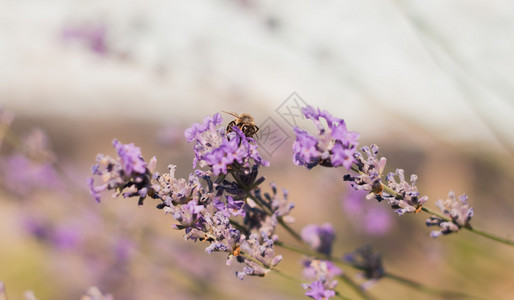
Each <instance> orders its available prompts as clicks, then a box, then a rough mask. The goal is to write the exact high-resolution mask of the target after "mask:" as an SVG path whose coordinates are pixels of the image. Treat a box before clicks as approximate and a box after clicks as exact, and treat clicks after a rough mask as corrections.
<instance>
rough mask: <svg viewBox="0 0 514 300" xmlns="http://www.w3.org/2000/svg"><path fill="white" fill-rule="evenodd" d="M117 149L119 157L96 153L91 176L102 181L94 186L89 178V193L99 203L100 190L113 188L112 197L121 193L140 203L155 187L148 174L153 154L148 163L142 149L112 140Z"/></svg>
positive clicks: (150, 169)
mask: <svg viewBox="0 0 514 300" xmlns="http://www.w3.org/2000/svg"><path fill="white" fill-rule="evenodd" d="M112 143H113V146H114V147H115V148H116V152H117V153H118V157H117V158H116V159H115V158H112V157H110V156H108V155H103V154H98V156H97V157H96V161H97V164H96V165H94V166H93V168H92V171H93V175H97V176H99V177H101V180H102V184H100V185H95V182H94V181H95V180H94V178H93V177H91V178H90V179H89V182H88V183H89V188H90V191H91V196H93V198H94V199H95V200H96V201H97V202H100V193H101V192H103V191H106V190H114V191H115V192H114V194H113V197H117V196H119V195H120V194H121V195H123V197H124V198H128V197H139V198H140V200H139V202H140V204H142V201H143V199H144V198H145V197H146V196H148V195H151V194H153V193H154V192H155V191H154V186H152V184H151V183H150V181H151V173H152V172H153V169H154V167H155V164H156V158H155V157H153V158H152V160H151V161H150V163H149V165H148V166H147V164H146V162H145V161H144V160H143V158H142V156H141V149H140V148H139V147H136V146H134V144H132V143H131V144H122V143H120V142H119V141H118V140H117V139H114V141H113V142H112Z"/></svg>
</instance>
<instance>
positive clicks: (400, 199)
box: [343, 145, 428, 216]
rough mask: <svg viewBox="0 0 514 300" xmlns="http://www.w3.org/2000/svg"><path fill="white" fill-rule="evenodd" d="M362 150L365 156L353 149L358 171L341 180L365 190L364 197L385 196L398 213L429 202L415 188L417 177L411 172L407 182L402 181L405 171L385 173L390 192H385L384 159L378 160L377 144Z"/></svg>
mask: <svg viewBox="0 0 514 300" xmlns="http://www.w3.org/2000/svg"><path fill="white" fill-rule="evenodd" d="M361 151H362V152H364V153H365V154H366V156H367V158H366V159H364V156H363V155H362V154H361V153H359V152H356V153H355V155H354V157H355V161H356V162H355V165H356V166H357V169H358V170H359V174H358V175H357V176H351V175H350V174H347V175H345V176H344V177H343V180H344V181H350V182H352V183H351V185H352V187H353V189H354V190H363V191H368V192H369V194H368V195H367V196H366V199H373V198H375V199H377V200H378V202H380V201H382V200H384V199H385V200H387V203H389V205H391V208H393V209H394V210H395V212H396V213H397V214H398V215H400V216H401V215H403V214H404V213H412V212H419V211H420V210H421V207H422V205H423V204H424V203H425V202H427V201H428V197H427V196H422V197H420V194H419V193H418V188H417V187H416V181H417V179H418V176H416V175H414V174H412V175H411V177H410V183H408V182H407V181H405V174H404V171H403V170H402V169H397V170H396V172H395V173H389V174H388V175H387V178H386V179H387V187H389V188H390V189H391V190H392V191H393V192H386V191H384V188H383V183H382V173H383V172H384V169H385V165H386V158H385V157H382V158H380V159H378V146H377V145H371V146H370V147H362V148H361ZM396 177H398V179H399V182H397V181H396Z"/></svg>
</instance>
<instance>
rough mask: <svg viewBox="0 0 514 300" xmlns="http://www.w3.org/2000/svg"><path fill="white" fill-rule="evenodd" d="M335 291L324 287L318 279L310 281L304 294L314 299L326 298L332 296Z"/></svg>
mask: <svg viewBox="0 0 514 300" xmlns="http://www.w3.org/2000/svg"><path fill="white" fill-rule="evenodd" d="M335 295H336V292H335V291H333V290H328V289H325V287H324V286H323V283H322V282H321V281H320V280H317V281H314V282H311V284H309V286H308V290H307V292H305V296H307V297H310V298H313V299H316V300H326V299H329V298H330V297H334V296H335Z"/></svg>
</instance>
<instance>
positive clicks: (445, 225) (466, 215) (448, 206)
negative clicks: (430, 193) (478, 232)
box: [426, 191, 473, 238]
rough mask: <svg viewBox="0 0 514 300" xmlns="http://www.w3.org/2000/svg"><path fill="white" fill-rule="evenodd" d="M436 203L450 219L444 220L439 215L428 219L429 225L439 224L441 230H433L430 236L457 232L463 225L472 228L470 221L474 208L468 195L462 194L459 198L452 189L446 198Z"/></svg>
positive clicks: (427, 223)
mask: <svg viewBox="0 0 514 300" xmlns="http://www.w3.org/2000/svg"><path fill="white" fill-rule="evenodd" d="M435 205H436V206H437V207H438V208H439V209H440V210H441V212H442V213H443V215H445V216H447V217H448V218H449V219H450V220H449V221H448V220H444V219H442V218H439V217H437V216H431V217H430V218H429V219H427V220H426V225H427V226H439V227H440V228H441V229H440V230H439V231H432V232H431V233H430V236H431V237H433V238H436V237H438V236H440V235H446V234H450V233H452V232H457V231H459V230H460V228H462V227H467V228H471V225H470V224H469V221H470V220H471V217H473V208H472V207H470V206H469V204H468V196H466V195H465V194H462V195H461V196H459V200H457V198H456V197H455V193H454V192H452V191H450V192H449V193H448V198H446V200H441V199H439V200H437V201H436V203H435Z"/></svg>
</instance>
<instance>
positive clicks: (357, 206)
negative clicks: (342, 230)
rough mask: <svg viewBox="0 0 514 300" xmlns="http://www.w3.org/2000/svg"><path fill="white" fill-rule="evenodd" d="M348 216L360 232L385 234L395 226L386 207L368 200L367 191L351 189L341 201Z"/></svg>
mask: <svg viewBox="0 0 514 300" xmlns="http://www.w3.org/2000/svg"><path fill="white" fill-rule="evenodd" d="M341 204H342V207H343V210H344V212H345V213H346V216H347V217H348V219H349V220H350V221H351V223H352V224H353V225H354V226H355V227H356V228H357V230H358V231H359V232H364V233H366V234H370V235H384V234H386V233H388V232H389V231H390V230H391V228H392V227H393V223H394V220H393V218H392V217H391V215H390V214H389V213H388V212H387V211H386V210H385V208H384V207H377V206H375V205H374V204H373V203H370V202H369V200H366V192H364V191H355V190H351V191H350V192H349V193H348V194H346V195H345V196H344V197H343V198H342V201H341Z"/></svg>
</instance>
